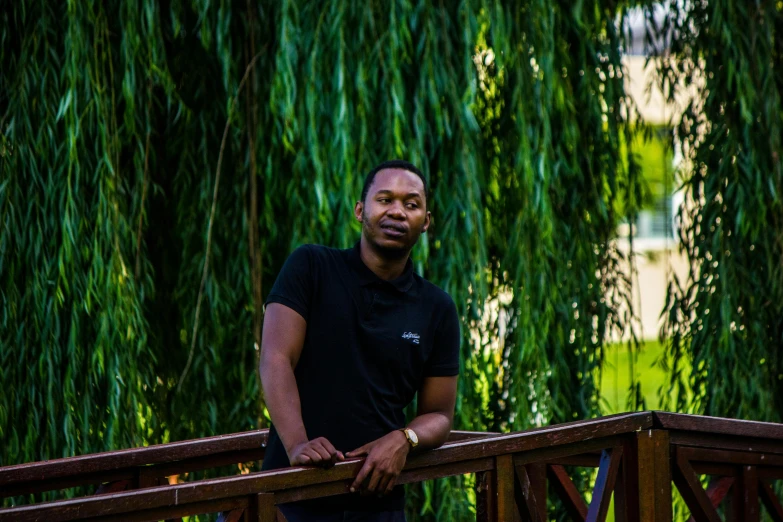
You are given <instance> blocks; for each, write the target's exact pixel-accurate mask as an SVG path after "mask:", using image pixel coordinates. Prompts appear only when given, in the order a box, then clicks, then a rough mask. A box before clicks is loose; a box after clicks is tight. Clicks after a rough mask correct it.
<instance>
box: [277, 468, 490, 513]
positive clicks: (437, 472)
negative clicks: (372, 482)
mask: <svg viewBox="0 0 783 522" xmlns="http://www.w3.org/2000/svg"><path fill="white" fill-rule="evenodd" d="M494 468H495V459H493V458H486V459H476V460H470V461H464V462H455V463H449V464H443V465H442V466H431V467H429V468H418V469H413V470H403V472H402V473H401V474H400V476H399V477H398V478H397V484H410V483H412V482H421V481H423V480H433V479H438V478H443V477H451V476H454V475H463V474H466V473H480V472H482V471H487V470H492V469H494ZM351 482H353V478H352V477H351V478H349V479H347V480H344V481H342V482H332V483H327V484H314V485H309V486H303V487H293V486H292V487H289V488H288V489H285V490H282V491H278V492H277V493H276V494H275V496H276V497H277V503H278V504H284V503H287V502H296V501H299V500H308V499H311V498H318V497H326V496H331V495H341V494H344V493H348V488H349V486H350V485H351Z"/></svg>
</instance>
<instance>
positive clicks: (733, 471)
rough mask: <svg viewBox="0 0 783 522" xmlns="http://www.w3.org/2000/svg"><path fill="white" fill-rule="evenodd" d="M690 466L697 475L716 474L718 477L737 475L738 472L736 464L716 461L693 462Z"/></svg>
mask: <svg viewBox="0 0 783 522" xmlns="http://www.w3.org/2000/svg"><path fill="white" fill-rule="evenodd" d="M691 467H692V468H693V471H694V472H695V473H696V474H697V475H717V476H719V477H738V476H739V474H740V470H739V468H738V467H737V466H736V464H720V463H718V462H693V461H691Z"/></svg>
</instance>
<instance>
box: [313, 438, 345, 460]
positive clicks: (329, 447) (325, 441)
mask: <svg viewBox="0 0 783 522" xmlns="http://www.w3.org/2000/svg"><path fill="white" fill-rule="evenodd" d="M318 441H319V442H320V443H321V445H322V446H323V447H324V449H325V450H326V451H328V452H329V455H330V456H331V457H332V460H334V459H335V457H336V456H337V455H338V454H339V455H342V453H340V452H339V451H337V448H335V447H334V445H333V444H332V443H331V442H329V440H328V439H325V438H323V437H321V438H319V439H318Z"/></svg>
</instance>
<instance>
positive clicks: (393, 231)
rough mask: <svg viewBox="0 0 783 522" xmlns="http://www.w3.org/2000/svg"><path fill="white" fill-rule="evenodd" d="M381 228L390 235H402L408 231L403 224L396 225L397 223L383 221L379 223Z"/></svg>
mask: <svg viewBox="0 0 783 522" xmlns="http://www.w3.org/2000/svg"><path fill="white" fill-rule="evenodd" d="M381 230H383V231H384V232H385V233H386V235H388V236H392V237H402V236H404V235H405V233H406V232H407V231H408V230H407V229H406V228H405V226H403V225H398V224H397V223H384V224H382V225H381Z"/></svg>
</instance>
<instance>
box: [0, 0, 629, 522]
mask: <svg viewBox="0 0 783 522" xmlns="http://www.w3.org/2000/svg"><path fill="white" fill-rule="evenodd" d="M624 9H625V4H624V3H623V2H601V1H599V0H585V1H583V2H580V3H578V4H572V3H571V2H565V1H558V2H551V1H543V0H526V1H523V2H516V3H509V2H500V1H491V0H466V1H464V2H461V3H456V2H446V3H443V4H439V5H432V3H431V2H424V1H422V2H411V1H403V0H400V1H394V2H388V3H369V4H368V3H366V2H358V1H352V2H346V1H342V0H331V1H326V2H321V1H319V2H315V1H293V0H282V1H261V2H250V1H249V0H247V1H245V2H241V1H239V0H237V1H234V2H217V3H216V2H209V1H206V0H204V1H201V0H193V1H190V2H183V1H171V2H157V1H151V0H138V1H129V0H113V1H109V2H96V1H84V2H68V3H60V2H46V1H37V2H17V3H14V4H13V5H11V6H9V7H8V8H7V9H4V10H3V12H2V13H0V20H2V27H1V28H0V31H2V32H1V33H0V67H2V74H0V129H1V130H2V132H1V133H0V135H1V136H2V140H3V141H2V145H1V146H0V165H1V166H2V179H0V223H2V227H0V296H1V297H0V298H1V299H2V313H1V315H0V325H1V327H0V362H1V363H2V366H1V367H0V372H2V373H1V374H0V375H2V385H3V386H2V387H3V390H4V391H3V393H2V395H0V437H2V439H3V440H4V441H5V443H4V444H3V445H2V447H0V465H8V464H13V463H18V462H26V461H34V460H41V459H50V458H57V457H63V456H68V455H74V454H82V453H87V452H94V451H100V450H105V449H109V448H119V447H129V446H137V445H141V444H147V443H158V442H165V441H168V440H182V439H186V438H192V437H199V436H204V435H211V434H215V433H226V432H236V431H241V430H246V429H253V428H256V427H259V426H265V425H267V423H268V419H267V418H266V416H265V410H264V408H263V401H262V399H261V397H260V390H259V384H258V378H257V376H256V361H257V350H258V346H259V344H260V336H261V321H262V318H263V316H262V314H263V309H262V303H263V298H264V296H265V294H266V292H267V290H268V289H269V288H270V286H271V283H272V282H273V280H274V278H275V276H276V274H277V271H278V270H279V268H280V266H281V265H282V263H283V261H284V260H285V258H286V257H287V255H288V253H289V252H290V251H291V250H292V249H293V248H294V247H295V246H297V245H299V244H302V243H306V242H315V243H323V244H327V245H331V246H335V247H347V246H350V245H351V244H353V242H355V241H356V240H357V238H358V236H359V232H360V231H359V227H358V224H357V223H356V222H355V221H354V220H353V218H352V213H351V209H352V206H353V203H354V201H355V200H356V198H357V196H358V194H359V191H360V187H361V182H362V179H363V176H364V173H365V172H367V171H368V170H369V169H370V168H371V167H372V166H373V165H374V164H376V163H377V162H379V161H381V160H383V159H388V158H394V157H402V158H406V159H409V160H411V161H413V162H414V163H416V164H418V165H420V166H421V167H422V168H423V170H424V172H425V174H426V175H427V177H428V178H429V180H430V185H431V189H432V201H431V202H430V207H431V210H432V212H433V215H434V223H433V226H432V227H431V229H430V232H429V233H428V234H427V235H426V236H425V237H423V239H422V241H421V243H420V245H419V246H418V247H417V248H416V250H415V266H416V270H417V271H419V272H420V273H422V274H423V275H424V276H425V277H427V278H429V279H431V280H432V281H434V282H435V283H437V284H439V285H440V286H442V287H443V288H444V289H446V290H447V291H448V292H449V293H450V294H451V295H452V296H453V298H454V300H455V301H456V303H458V308H459V309H460V313H461V316H462V321H463V334H464V340H463V343H462V362H463V367H464V371H463V373H462V378H461V379H460V385H459V400H458V412H457V419H456V425H457V426H456V427H458V428H467V429H489V430H511V429H521V428H525V427H528V426H532V425H540V424H546V423H550V422H560V421H566V420H573V419H575V418H584V417H589V416H594V415H596V414H597V413H598V412H599V410H598V400H599V393H598V390H597V386H596V379H597V378H598V375H599V372H600V368H601V362H602V358H603V351H602V350H603V346H604V345H605V344H606V342H607V341H608V339H609V336H610V333H611V331H613V330H615V331H622V330H625V329H627V328H628V327H629V325H630V323H631V320H630V313H631V308H630V307H629V300H628V296H629V290H628V280H627V278H626V277H625V276H623V275H622V274H623V273H627V270H621V265H623V264H624V263H625V262H626V261H625V260H624V258H623V256H622V254H621V253H620V252H619V251H618V250H617V249H616V248H615V247H614V246H613V240H614V239H615V238H616V232H615V231H616V228H617V224H618V222H619V221H620V220H621V219H623V218H629V219H632V218H633V214H634V212H635V209H636V208H637V204H636V202H637V201H638V200H639V187H640V182H639V180H638V179H637V169H636V167H635V164H634V161H633V157H632V156H631V151H629V150H628V148H627V147H625V146H624V145H623V143H630V142H631V140H630V133H631V126H630V125H629V124H628V123H627V121H628V120H629V116H630V115H631V114H632V112H633V107H632V106H631V105H630V103H629V100H628V99H627V98H626V96H625V93H624V90H623V81H624V79H623V67H622V64H621V60H620V58H621V51H622V46H623V43H622V38H621V35H622V30H621V29H622V28H621V25H622V20H623V10H624ZM617 209H623V210H622V211H618V210H617ZM463 486H465V483H464V482H462V481H461V480H455V481H451V482H448V481H443V482H439V483H437V484H426V485H424V486H423V487H422V488H420V489H416V490H415V491H412V494H411V497H412V498H413V499H414V501H415V503H416V509H415V516H416V517H418V516H419V515H420V516H421V517H423V518H425V519H426V518H433V517H439V518H441V519H444V520H458V519H461V518H464V517H465V516H467V513H466V509H465V505H466V504H465V501H469V500H470V499H469V498H466V497H469V496H470V492H469V489H468V488H465V487H463ZM457 492H458V493H459V494H455V493H457Z"/></svg>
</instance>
